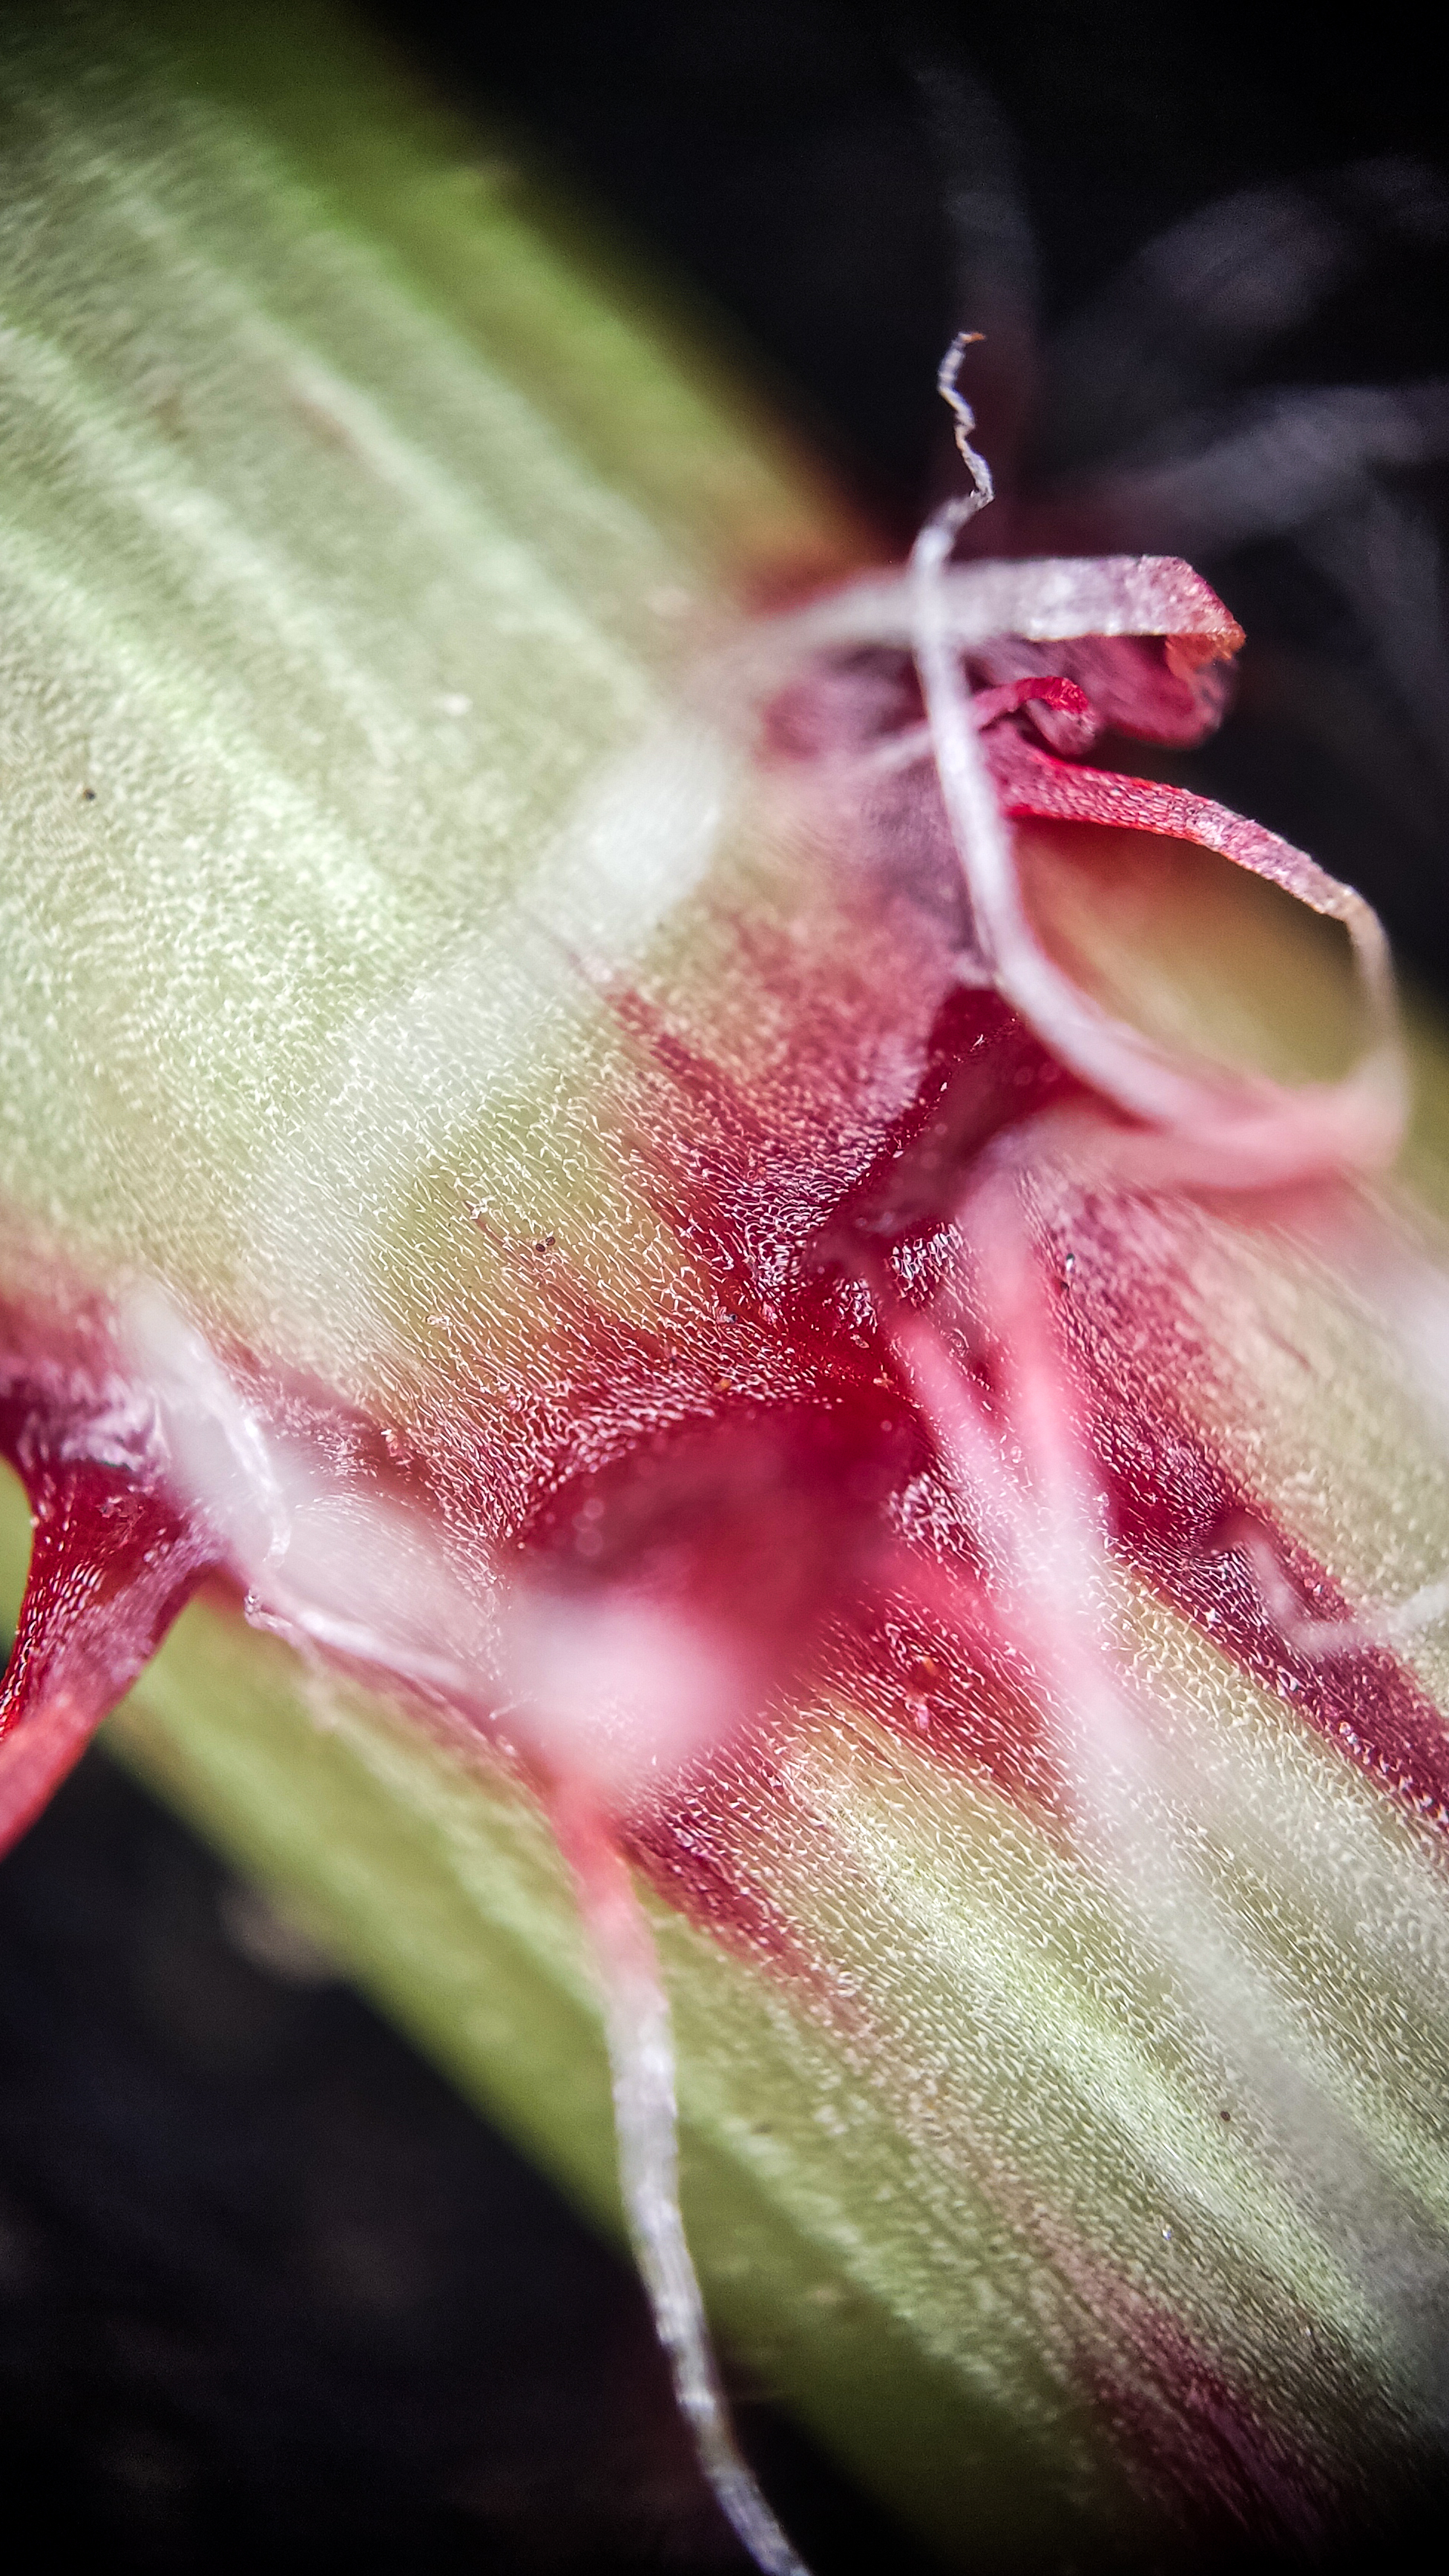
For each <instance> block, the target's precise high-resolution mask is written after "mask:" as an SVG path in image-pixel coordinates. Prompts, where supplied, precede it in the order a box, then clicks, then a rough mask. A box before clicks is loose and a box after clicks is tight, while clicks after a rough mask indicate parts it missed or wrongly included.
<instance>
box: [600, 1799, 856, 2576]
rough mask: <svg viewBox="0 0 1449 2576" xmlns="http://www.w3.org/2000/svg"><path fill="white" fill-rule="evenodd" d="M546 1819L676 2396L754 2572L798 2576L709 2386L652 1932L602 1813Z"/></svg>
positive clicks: (628, 2203)
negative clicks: (569, 1875)
mask: <svg viewBox="0 0 1449 2576" xmlns="http://www.w3.org/2000/svg"><path fill="white" fill-rule="evenodd" d="M554 1821H555V1830H556V1832H557V1834H558V1838H559V1842H560V1845H561V1846H562V1848H563V1850H564V1852H565V1854H566V1856H567V1857H568V1859H569V1861H570V1863H571V1865H572V1868H573V1872H574V1882H575V1887H576V1889H577V1893H578V1902H579V1911H580V1914H581V1916H582V1918H583V1922H584V1925H585V1928H586V1930H587V1932H588V1934H589V1938H590V1940H591V1942H592V1945H593V1951H594V1959H595V1965H596V1969H597V1974H598V1979H599V1986H600V1990H601V1994H602V1998H603V2005H604V2028H605V2036H606V2040H607V2044H608V2051H609V2069H610V2077H611V2081H612V2087H613V2100H614V2131H615V2138H616V2141H617V2145H618V2151H619V2188H620V2192H621V2195H622V2198H623V2202H624V2213H625V2217H626V2219H627V2222H628V2227H629V2235H630V2239H631V2242H632V2244H633V2248H634V2256H635V2260H636V2262H637V2263H638V2266H639V2272H640V2277H641V2278H642V2280H643V2283H644V2287H645V2290H646V2292H647V2294H648V2298H649V2304H650V2307H651V2309H652V2311H653V2316H654V2329H655V2332H656V2334H657V2335H658V2337H659V2342H660V2345H661V2347H662V2349H663V2352H664V2355H665V2358H666V2360H667V2361H668V2364H669V2372H670V2377H671V2380H672V2381H673V2385H674V2395H675V2401H676V2403H677V2405H678V2407H679V2411H680V2413H681V2415H682V2416H683V2418H684V2421H685V2423H686V2424H687V2425H688V2427H689V2430H690V2433H691V2435H692V2437H693V2441H694V2447H695V2453H696V2456H697V2457H698V2460H699V2464H700V2466H701V2468H702V2469H703V2471H704V2474H705V2476H706V2478H707V2479H708V2481H709V2484H710V2486H711V2488H712V2489H713V2492H714V2495H715V2497H716V2500H717V2501H718V2504H719V2506H720V2510H721V2511H722V2513H723V2514H724V2516H725V2519H726V2521H727V2522H728V2523H729V2524H730V2527H731V2529H732V2530H733V2531H734V2532H735V2534H736V2536H737V2537H738V2539H739V2540H740V2541H741V2542H742V2543H743V2544H744V2547H745V2548H746V2549H747V2550H748V2551H749V2553H750V2556H751V2557H752V2558H753V2559H754V2561H755V2564H756V2566H757V2567H758V2568H760V2570H761V2571H762V2576H809V2571H808V2569H807V2568H806V2566H805V2563H804V2561H803V2560H802V2559H801V2558H800V2557H799V2556H798V2554H797V2553H796V2551H795V2550H794V2549H793V2548H792V2546H791V2544H790V2542H789V2540H788V2539H787V2538H786V2536H785V2534H784V2532H783V2531H782V2530H781V2528H780V2525H779V2523H778V2522H777V2521H776V2519H775V2516H774V2514H773V2513H772V2512H771V2510H770V2507H769V2505H768V2504H767V2503H766V2501H765V2498H764V2496H763V2495H762V2494H761V2492H760V2489H759V2486H758V2484H757V2483H756V2480H755V2477H754V2474H753V2472H752V2471H751V2469H750V2468H749V2466H748V2465H747V2463H746V2461H745V2459H744V2457H743V2456H742V2454H741V2451H740V2448H739V2444H738V2442H737V2441H736V2438H735V2433H734V2427H733V2425H732V2424H731V2422H730V2413H729V2405H728V2401H727V2400H726V2397H725V2394H724V2390H723V2388H722V2387H721V2385H720V2377H719V2368H718V2364H717V2362H716V2360H715V2354H714V2346H713V2343H712V2341H711V2338H710V2331H709V2325H708V2321H707V2319H706V2317H705V2312H704V2301H703V2298H702V2296H701V2294H700V2287H699V2276H698V2274H697V2273H696V2271H695V2268H694V2262H693V2258H692V2257H691V2255H690V2251H689V2243H688V2239H687V2237H686V2235H685V2232H684V2218H683V2213H682V2211H681V2209H680V2204H679V2133H678V2105H677V2099H676V2093H675V2081H674V2041H673V2034H672V2030H671V2026H670V2014H669V1999H668V1997H667V1995H666V1994H665V1991H664V1981H663V1978H662V1976H661V1974H660V1968H659V1954H658V1951H657V1949H656V1947H655V1943H654V1936H653V1934H652V1932H651V1931H650V1929H649V1925H648V1922H647V1920H646V1917H645V1914H644V1910H643V1908H642V1906H641V1905H640V1903H639V1899H638V1896H637V1894H636V1893H635V1890H634V1885H633V1882H632V1880H631V1878H630V1875H629V1871H628V1869H627V1867H626V1865H625V1862H624V1860H623V1858H622V1856H621V1855H620V1853H619V1852H618V1850H617V1848H616V1847H615V1845H614V1844H613V1842H612V1840H611V1839H610V1837H609V1835H608V1831H607V1828H606V1826H605V1825H604V1824H603V1822H602V1820H601V1819H600V1818H599V1817H598V1816H597V1815H596V1814H595V1813H594V1812H593V1811H592V1810H584V1809H581V1808H580V1807H579V1806H578V1805H577V1803H576V1802H572V1801H570V1802H567V1803H561V1806H560V1808H559V1810H557V1811H556V1813H555V1820H554Z"/></svg>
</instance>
